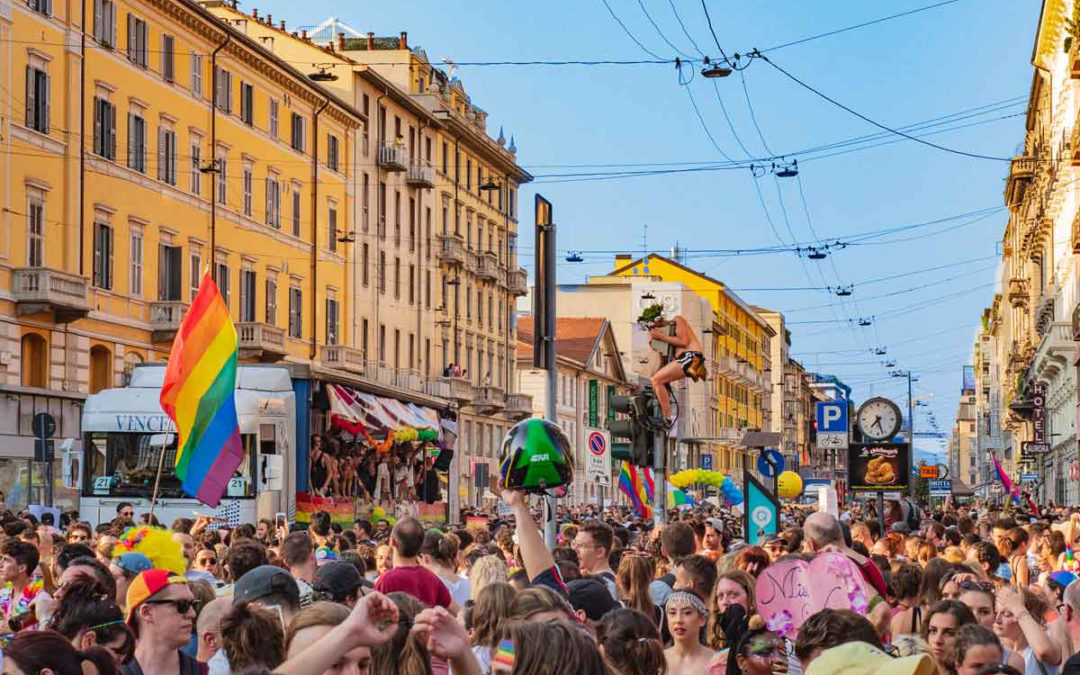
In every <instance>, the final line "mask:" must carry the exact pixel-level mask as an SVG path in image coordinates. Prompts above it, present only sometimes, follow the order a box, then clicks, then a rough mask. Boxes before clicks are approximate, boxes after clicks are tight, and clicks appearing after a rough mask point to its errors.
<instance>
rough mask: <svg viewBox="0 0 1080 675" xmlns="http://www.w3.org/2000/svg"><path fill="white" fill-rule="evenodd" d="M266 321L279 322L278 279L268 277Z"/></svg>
mask: <svg viewBox="0 0 1080 675" xmlns="http://www.w3.org/2000/svg"><path fill="white" fill-rule="evenodd" d="M266 323H268V324H270V325H271V326H274V325H276V324H277V279H276V278H274V277H267V278H266Z"/></svg>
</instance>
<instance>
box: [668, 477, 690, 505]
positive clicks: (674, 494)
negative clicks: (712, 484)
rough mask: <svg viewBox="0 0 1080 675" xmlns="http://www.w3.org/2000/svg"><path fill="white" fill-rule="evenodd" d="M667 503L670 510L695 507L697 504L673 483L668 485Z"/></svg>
mask: <svg viewBox="0 0 1080 675" xmlns="http://www.w3.org/2000/svg"><path fill="white" fill-rule="evenodd" d="M666 501H667V507H668V508H669V509H674V508H678V507H680V506H694V505H696V504H697V502H695V501H694V499H693V498H692V497H691V496H690V495H688V494H686V493H685V492H683V491H682V490H680V489H679V488H677V487H675V486H674V485H672V484H671V483H668V484H667V500H666Z"/></svg>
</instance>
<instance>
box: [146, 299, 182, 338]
mask: <svg viewBox="0 0 1080 675" xmlns="http://www.w3.org/2000/svg"><path fill="white" fill-rule="evenodd" d="M187 308H188V304H187V303H186V302H181V301H179V300H159V301H157V302H151V303H150V330H151V337H150V339H151V340H152V341H153V342H169V341H170V340H172V339H173V338H174V337H176V331H178V330H180V322H181V321H182V320H183V318H184V312H186V311H187Z"/></svg>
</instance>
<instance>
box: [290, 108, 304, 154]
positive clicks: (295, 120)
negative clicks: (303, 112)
mask: <svg viewBox="0 0 1080 675" xmlns="http://www.w3.org/2000/svg"><path fill="white" fill-rule="evenodd" d="M305 131H306V128H305V126H304V118H303V117H302V116H300V115H298V114H297V113H293V114H292V148H293V150H296V151H298V152H303V151H304V147H305V144H304V132H305Z"/></svg>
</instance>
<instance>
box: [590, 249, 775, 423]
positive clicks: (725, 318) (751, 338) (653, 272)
mask: <svg viewBox="0 0 1080 675" xmlns="http://www.w3.org/2000/svg"><path fill="white" fill-rule="evenodd" d="M609 276H614V277H639V278H650V277H651V278H653V279H658V280H661V281H667V282H678V283H681V284H683V285H684V286H686V287H687V288H689V289H690V290H691V291H693V292H694V293H695V294H697V295H698V296H699V297H701V298H703V299H705V300H706V301H707V302H708V303H709V305H710V306H711V307H712V311H713V313H714V326H713V329H712V331H711V333H710V334H708V335H700V336H698V337H699V338H700V339H701V340H702V341H705V340H711V341H713V353H714V354H715V355H716V360H717V368H716V372H713V373H710V383H711V385H712V395H713V396H714V397H715V400H716V401H717V406H716V413H715V414H716V415H717V420H716V428H718V429H721V430H733V432H741V431H742V430H746V429H754V430H768V429H769V420H768V419H767V415H768V414H769V410H770V408H771V402H770V393H771V388H772V381H771V370H772V367H773V364H772V353H771V349H770V344H771V343H770V341H771V340H772V339H773V338H774V337H776V332H775V331H774V330H773V328H771V327H770V326H769V324H768V322H767V321H766V320H765V319H764V318H762V317H761V316H760V315H759V314H758V313H757V312H756V311H754V308H753V307H752V306H750V305H749V304H747V303H746V302H744V301H743V300H742V298H740V297H739V296H738V295H737V294H736V293H734V292H733V291H732V290H731V289H729V288H728V287H727V286H726V285H725V284H724V283H723V282H722V281H719V280H716V279H713V278H712V277H710V276H708V275H706V274H703V273H701V272H698V271H697V270H694V269H692V268H690V267H687V266H685V265H683V264H681V263H679V262H677V261H676V260H673V259H671V258H667V257H664V256H661V255H656V254H649V255H648V256H646V257H644V258H637V259H635V258H633V257H632V256H630V255H618V256H616V257H615V270H614V271H612V272H611V273H610V274H609ZM733 432H728V435H732V436H734V433H733ZM721 435H722V436H723V435H724V434H723V433H721Z"/></svg>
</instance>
